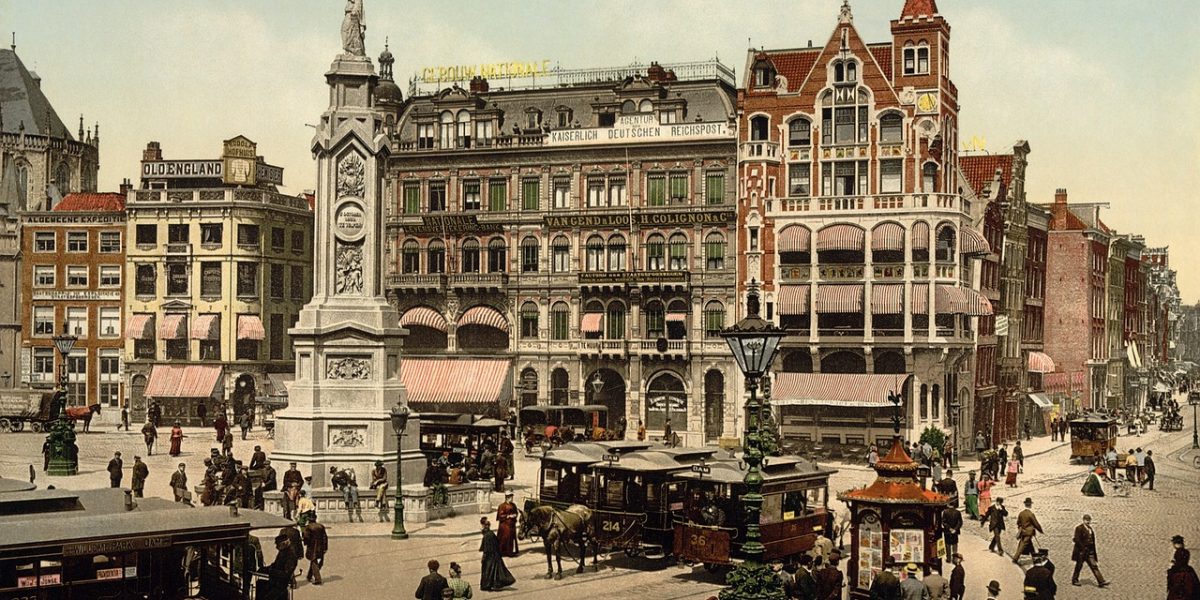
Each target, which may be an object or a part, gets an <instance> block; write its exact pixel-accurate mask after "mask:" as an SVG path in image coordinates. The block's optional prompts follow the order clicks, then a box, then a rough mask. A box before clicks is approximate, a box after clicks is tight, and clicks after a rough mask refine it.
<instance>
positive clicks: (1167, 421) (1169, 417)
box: [1158, 410, 1183, 431]
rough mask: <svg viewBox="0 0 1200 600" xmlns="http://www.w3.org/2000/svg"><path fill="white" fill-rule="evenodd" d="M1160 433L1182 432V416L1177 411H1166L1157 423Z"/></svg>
mask: <svg viewBox="0 0 1200 600" xmlns="http://www.w3.org/2000/svg"><path fill="white" fill-rule="evenodd" d="M1158 428H1159V429H1160V430H1162V431H1183V415H1182V414H1181V413H1180V412H1179V411H1178V410H1168V411H1167V412H1165V413H1163V416H1162V417H1161V418H1160V419H1159V421H1158Z"/></svg>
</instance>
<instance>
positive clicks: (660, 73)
mask: <svg viewBox="0 0 1200 600" xmlns="http://www.w3.org/2000/svg"><path fill="white" fill-rule="evenodd" d="M666 78H667V70H666V69H664V68H662V65H660V64H658V63H657V62H651V63H650V68H648V69H646V79H649V80H650V81H655V82H657V81H664V80H665V79H666Z"/></svg>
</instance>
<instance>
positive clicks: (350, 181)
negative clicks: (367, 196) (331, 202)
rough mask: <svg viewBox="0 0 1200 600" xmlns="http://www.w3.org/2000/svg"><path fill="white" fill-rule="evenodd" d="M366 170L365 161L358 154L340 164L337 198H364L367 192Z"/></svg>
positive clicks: (350, 156) (344, 159) (348, 157)
mask: <svg viewBox="0 0 1200 600" xmlns="http://www.w3.org/2000/svg"><path fill="white" fill-rule="evenodd" d="M365 175H366V169H365V168H364V166H363V160H362V158H360V157H359V156H358V155H357V154H351V155H349V156H347V157H346V158H343V159H342V162H340V163H338V172H337V197H338V198H345V197H346V196H353V197H355V198H362V197H363V192H364V191H365V190H366V178H365Z"/></svg>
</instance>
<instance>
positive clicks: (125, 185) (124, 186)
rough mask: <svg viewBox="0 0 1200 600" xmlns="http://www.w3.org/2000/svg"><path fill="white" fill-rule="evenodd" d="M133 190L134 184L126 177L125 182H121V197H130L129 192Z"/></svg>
mask: <svg viewBox="0 0 1200 600" xmlns="http://www.w3.org/2000/svg"><path fill="white" fill-rule="evenodd" d="M132 189H133V184H132V183H130V182H129V178H128V177H126V178H125V180H124V181H122V182H121V195H122V196H126V195H128V194H129V190H132Z"/></svg>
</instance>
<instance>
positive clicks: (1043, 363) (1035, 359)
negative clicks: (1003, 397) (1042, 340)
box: [1027, 352, 1054, 374]
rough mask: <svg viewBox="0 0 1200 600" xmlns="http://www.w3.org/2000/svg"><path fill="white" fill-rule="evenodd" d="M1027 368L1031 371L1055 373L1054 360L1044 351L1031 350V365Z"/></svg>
mask: <svg viewBox="0 0 1200 600" xmlns="http://www.w3.org/2000/svg"><path fill="white" fill-rule="evenodd" d="M1027 370H1028V371H1029V372H1030V373H1043V374H1045V373H1053V372H1054V360H1053V359H1052V358H1050V355H1048V354H1046V353H1044V352H1030V353H1029V367H1028V369H1027Z"/></svg>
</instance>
